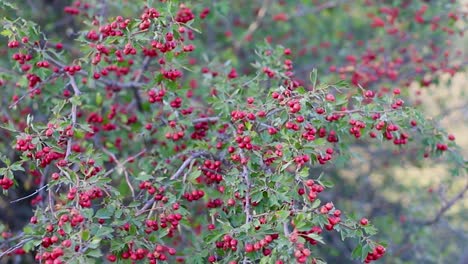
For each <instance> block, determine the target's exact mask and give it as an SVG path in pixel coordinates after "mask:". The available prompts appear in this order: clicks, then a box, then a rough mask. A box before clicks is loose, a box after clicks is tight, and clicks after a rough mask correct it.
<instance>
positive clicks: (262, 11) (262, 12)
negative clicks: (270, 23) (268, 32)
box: [234, 0, 271, 52]
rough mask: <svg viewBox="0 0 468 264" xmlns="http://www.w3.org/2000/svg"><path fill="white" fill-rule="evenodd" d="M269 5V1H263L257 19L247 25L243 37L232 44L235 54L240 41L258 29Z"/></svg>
mask: <svg viewBox="0 0 468 264" xmlns="http://www.w3.org/2000/svg"><path fill="white" fill-rule="evenodd" d="M270 3H271V0H263V4H262V6H261V7H260V9H259V10H258V13H257V17H256V18H255V21H254V22H253V23H251V24H250V25H249V27H248V28H247V31H246V32H245V33H244V35H243V37H242V38H241V39H239V40H238V41H236V42H235V43H234V50H235V51H236V52H237V51H239V49H240V47H241V43H242V41H244V39H245V38H246V37H248V36H250V35H252V34H253V33H254V32H255V30H257V29H258V27H259V26H260V24H261V22H262V20H263V18H264V17H265V15H266V13H267V10H268V6H269V5H270Z"/></svg>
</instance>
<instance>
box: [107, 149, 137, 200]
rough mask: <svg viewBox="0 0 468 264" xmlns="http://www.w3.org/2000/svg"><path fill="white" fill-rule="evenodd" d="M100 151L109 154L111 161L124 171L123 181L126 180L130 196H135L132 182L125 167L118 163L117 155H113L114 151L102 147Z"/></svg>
mask: <svg viewBox="0 0 468 264" xmlns="http://www.w3.org/2000/svg"><path fill="white" fill-rule="evenodd" d="M101 149H102V151H103V152H104V153H106V154H107V155H109V156H111V158H112V159H113V161H114V162H115V163H117V167H118V168H121V169H122V170H123V172H124V175H125V181H126V182H127V185H128V188H129V189H130V192H131V193H132V197H133V198H135V190H134V189H133V186H132V183H131V181H130V177H129V175H128V171H127V168H125V166H124V165H123V164H122V163H120V161H119V160H118V159H117V157H116V156H115V155H114V153H112V152H110V151H109V150H107V149H106V148H104V147H102V148H101Z"/></svg>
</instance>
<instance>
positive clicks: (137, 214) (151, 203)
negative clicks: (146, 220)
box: [135, 197, 154, 216]
mask: <svg viewBox="0 0 468 264" xmlns="http://www.w3.org/2000/svg"><path fill="white" fill-rule="evenodd" d="M153 203H154V197H153V198H151V199H149V200H148V201H146V203H145V205H143V207H142V208H141V209H140V210H138V212H136V214H135V216H139V215H141V214H142V213H144V212H145V211H146V209H148V208H150V206H152V205H153Z"/></svg>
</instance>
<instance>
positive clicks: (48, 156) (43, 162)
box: [34, 147, 65, 168]
mask: <svg viewBox="0 0 468 264" xmlns="http://www.w3.org/2000/svg"><path fill="white" fill-rule="evenodd" d="M34 157H35V158H36V159H37V160H39V166H40V167H42V168H45V167H46V166H47V165H49V164H50V163H52V161H54V160H59V159H62V158H64V157H65V154H64V153H60V152H57V151H53V150H52V149H51V148H50V147H43V148H42V149H41V150H39V151H37V152H36V154H35V155H34Z"/></svg>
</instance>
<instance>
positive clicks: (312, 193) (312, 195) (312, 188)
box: [297, 179, 325, 202]
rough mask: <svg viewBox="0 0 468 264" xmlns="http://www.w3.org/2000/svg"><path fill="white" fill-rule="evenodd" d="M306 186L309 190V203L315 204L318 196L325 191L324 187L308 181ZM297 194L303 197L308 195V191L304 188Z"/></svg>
mask: <svg viewBox="0 0 468 264" xmlns="http://www.w3.org/2000/svg"><path fill="white" fill-rule="evenodd" d="M306 186H307V187H308V188H309V192H308V193H307V196H308V198H309V201H311V202H313V201H315V199H316V198H317V194H318V193H321V192H323V190H324V189H325V188H324V187H323V186H322V185H320V184H317V183H315V182H314V180H311V179H309V180H307V181H306ZM297 193H298V194H299V195H303V194H305V193H306V190H305V189H304V188H299V189H298V190H297Z"/></svg>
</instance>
